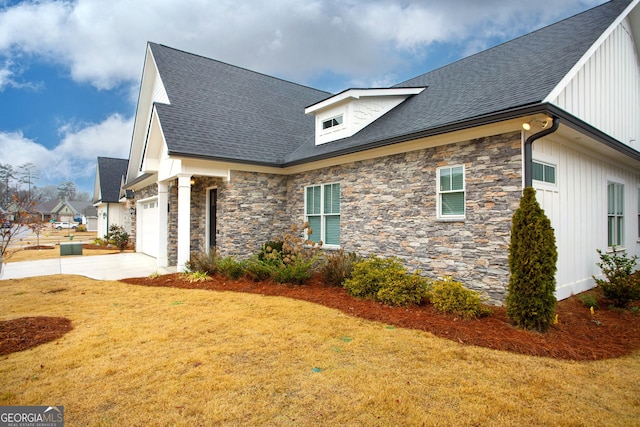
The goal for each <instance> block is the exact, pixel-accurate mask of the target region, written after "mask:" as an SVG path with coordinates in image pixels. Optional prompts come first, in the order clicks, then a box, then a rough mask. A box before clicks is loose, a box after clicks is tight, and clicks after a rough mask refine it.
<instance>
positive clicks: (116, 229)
mask: <svg viewBox="0 0 640 427" xmlns="http://www.w3.org/2000/svg"><path fill="white" fill-rule="evenodd" d="M105 240H106V241H107V242H109V243H110V244H112V245H114V246H115V247H117V248H118V249H120V251H123V250H124V249H125V248H126V247H127V245H128V244H129V233H127V232H126V231H125V229H124V227H122V226H121V225H116V224H113V225H111V226H110V227H109V232H108V233H107V235H106V236H105Z"/></svg>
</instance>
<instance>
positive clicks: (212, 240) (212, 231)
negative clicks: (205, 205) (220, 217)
mask: <svg viewBox="0 0 640 427" xmlns="http://www.w3.org/2000/svg"><path fill="white" fill-rule="evenodd" d="M217 206H218V189H217V188H212V189H211V190H209V247H210V248H215V247H216V235H217V234H218V233H217V231H218V227H217V225H218V224H217V220H216V215H217V212H218V209H217Z"/></svg>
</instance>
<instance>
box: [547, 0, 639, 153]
mask: <svg viewBox="0 0 640 427" xmlns="http://www.w3.org/2000/svg"><path fill="white" fill-rule="evenodd" d="M635 4H636V7H635V10H633V11H632V12H631V13H629V14H628V15H627V16H626V17H624V18H621V19H620V20H619V21H617V22H616V23H615V24H614V25H613V26H612V28H610V30H609V31H607V32H605V34H603V37H602V38H601V39H600V40H598V42H597V43H596V44H595V45H594V46H593V48H592V49H591V50H590V51H589V52H587V54H586V55H585V57H584V58H583V60H582V61H580V62H579V63H578V64H577V67H576V68H575V69H574V70H572V72H570V73H569V74H568V75H567V78H565V79H564V80H563V81H562V82H561V83H560V84H559V85H558V87H556V89H555V90H554V91H552V92H551V94H550V95H549V96H548V97H547V99H546V100H545V101H548V102H551V103H553V104H555V105H557V106H559V107H561V108H562V109H564V110H566V111H568V112H570V113H571V114H573V115H575V116H576V117H579V118H580V119H582V120H584V121H585V122H587V123H589V124H591V125H593V126H595V127H596V128H598V129H600V130H602V131H603V132H605V133H607V134H609V135H611V136H612V137H614V138H616V139H617V140H619V141H620V142H623V143H625V144H627V145H629V146H631V147H632V148H634V149H636V150H640V120H638V117H640V55H639V45H638V41H639V38H638V36H637V34H640V6H637V2H636V3H635ZM623 16H624V14H623ZM634 34H636V36H634Z"/></svg>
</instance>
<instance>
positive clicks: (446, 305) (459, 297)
mask: <svg viewBox="0 0 640 427" xmlns="http://www.w3.org/2000/svg"><path fill="white" fill-rule="evenodd" d="M429 300H430V301H431V304H433V307H434V308H435V309H436V310H438V311H442V312H444V313H451V314H455V315H456V316H460V317H464V318H467V319H469V318H475V317H483V316H488V315H489V314H491V308H489V307H487V306H485V305H483V304H482V303H483V299H482V298H481V297H480V294H479V293H478V292H475V291H472V290H471V289H467V288H465V287H464V286H462V283H460V282H456V281H454V280H453V279H452V278H451V277H445V278H444V279H441V280H436V281H434V282H433V284H432V288H431V291H430V292H429Z"/></svg>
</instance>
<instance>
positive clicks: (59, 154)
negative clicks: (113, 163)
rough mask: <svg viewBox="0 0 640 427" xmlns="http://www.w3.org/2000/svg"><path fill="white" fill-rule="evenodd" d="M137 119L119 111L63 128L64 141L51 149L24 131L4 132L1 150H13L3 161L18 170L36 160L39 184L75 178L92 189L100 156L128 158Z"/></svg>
mask: <svg viewBox="0 0 640 427" xmlns="http://www.w3.org/2000/svg"><path fill="white" fill-rule="evenodd" d="M132 129H133V119H126V118H124V117H122V116H120V115H118V114H114V115H112V116H110V117H108V118H106V119H105V120H104V121H102V122H101V123H93V124H85V125H84V126H77V125H65V126H63V127H61V129H60V133H61V142H60V144H59V145H58V146H56V147H55V148H53V149H48V148H46V147H45V146H43V145H42V144H39V143H38V142H37V141H34V140H32V139H29V138H26V137H25V136H24V135H23V134H22V133H21V132H0V153H11V156H6V158H5V159H3V161H2V162H1V163H4V164H7V163H8V164H10V165H12V166H13V167H14V169H16V168H18V167H19V166H20V165H24V164H26V163H33V164H34V165H35V166H36V167H37V169H38V170H39V171H40V182H39V183H37V184H38V185H39V186H44V185H48V184H53V185H57V184H59V183H61V182H64V181H73V182H75V183H76V184H77V185H78V187H80V188H81V189H82V191H89V192H91V191H92V189H93V188H92V187H91V185H90V183H92V182H93V178H94V175H95V170H96V161H97V158H98V157H99V156H100V157H116V158H124V159H126V158H128V157H129V145H130V141H131V133H132Z"/></svg>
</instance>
